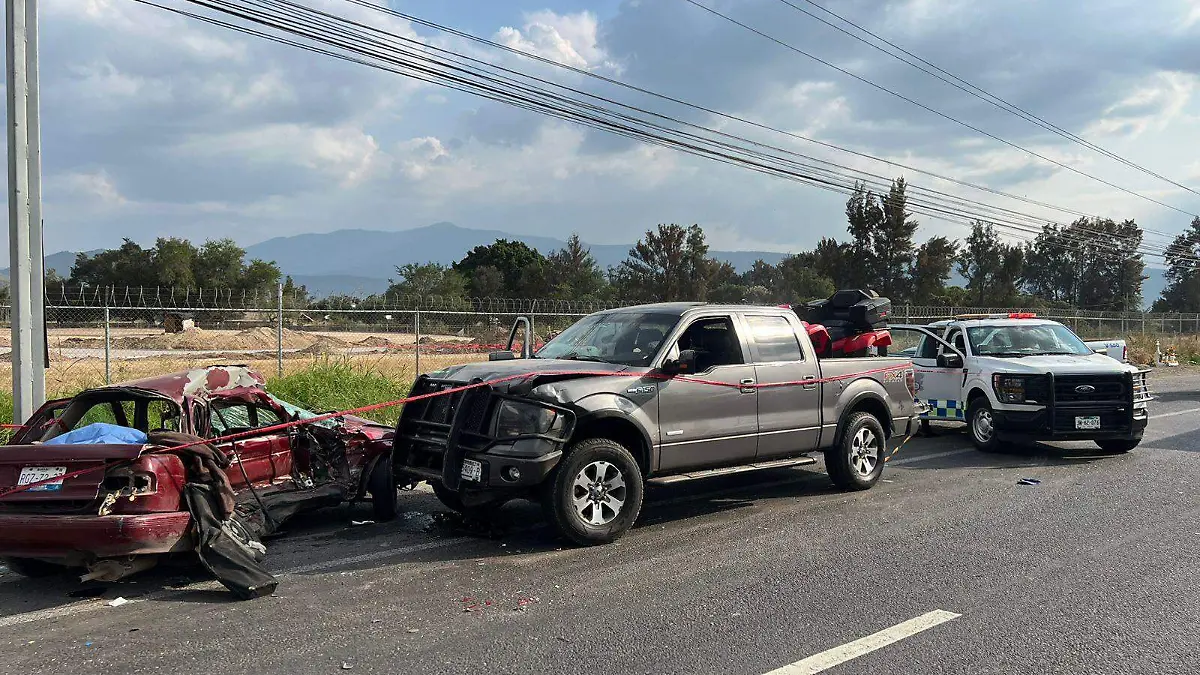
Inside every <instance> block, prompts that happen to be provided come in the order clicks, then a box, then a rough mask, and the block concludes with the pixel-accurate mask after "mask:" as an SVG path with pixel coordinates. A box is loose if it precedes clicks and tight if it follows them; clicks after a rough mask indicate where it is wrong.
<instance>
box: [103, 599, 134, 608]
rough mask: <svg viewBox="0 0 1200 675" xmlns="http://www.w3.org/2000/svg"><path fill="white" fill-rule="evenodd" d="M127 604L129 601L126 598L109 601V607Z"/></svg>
mask: <svg viewBox="0 0 1200 675" xmlns="http://www.w3.org/2000/svg"><path fill="white" fill-rule="evenodd" d="M127 604H129V601H128V600H126V599H125V598H116V599H114V600H110V601H109V602H108V606H109V607H120V606H121V605H127Z"/></svg>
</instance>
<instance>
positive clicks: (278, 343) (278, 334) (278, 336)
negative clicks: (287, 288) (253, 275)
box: [275, 284, 283, 377]
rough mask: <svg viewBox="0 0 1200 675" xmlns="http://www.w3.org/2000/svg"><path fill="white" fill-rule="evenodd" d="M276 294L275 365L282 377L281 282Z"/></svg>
mask: <svg viewBox="0 0 1200 675" xmlns="http://www.w3.org/2000/svg"><path fill="white" fill-rule="evenodd" d="M278 286H279V293H278V295H277V296H276V300H277V302H276V305H275V308H276V311H277V313H276V316H275V366H276V371H277V372H278V374H279V377H283V284H279V285H278Z"/></svg>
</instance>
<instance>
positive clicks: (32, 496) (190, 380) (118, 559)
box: [0, 366, 396, 580]
mask: <svg viewBox="0 0 1200 675" xmlns="http://www.w3.org/2000/svg"><path fill="white" fill-rule="evenodd" d="M263 382H264V380H263V378H262V377H261V376H260V375H258V374H257V373H255V372H253V371H251V370H250V369H248V368H246V367H244V366H213V367H209V368H201V369H197V370H192V371H186V372H181V373H174V374H170V375H164V376H161V377H154V378H149V379H145V380H139V381H136V382H128V383H124V384H116V385H111V386H105V387H100V388H96V389H89V390H87V391H83V392H81V393H79V394H77V395H76V396H74V397H72V398H69V399H61V400H57V401H50V402H49V403H47V404H46V405H44V406H43V407H42V408H41V409H40V410H39V411H38V412H37V413H35V414H34V416H33V417H32V418H31V419H30V420H29V422H28V423H27V424H25V425H24V426H23V427H22V428H21V430H20V431H19V432H18V433H17V434H16V435H15V436H14V437H13V439H12V440H11V442H10V443H9V444H7V445H4V446H0V494H2V493H6V492H10V491H12V490H14V489H15V488H16V486H21V485H30V484H35V485H34V486H33V487H32V488H30V489H25V490H22V491H18V492H12V493H11V494H7V495H5V496H2V497H0V558H2V559H3V561H4V562H5V563H6V564H7V565H8V567H9V568H10V569H11V570H13V571H14V572H17V573H20V574H24V575H27V576H39V575H43V574H48V573H53V572H56V571H60V570H61V569H62V568H63V567H85V568H87V569H88V570H89V571H90V572H89V574H90V577H89V576H88V575H85V578H94V579H103V580H113V579H114V578H119V577H121V576H124V575H126V574H129V573H131V572H134V571H138V570H141V569H145V568H146V567H149V566H151V565H153V564H154V563H155V562H157V560H158V559H159V557H160V556H161V555H162V554H170V553H178V552H184V551H190V550H192V549H193V547H194V546H195V538H196V535H197V532H196V528H195V527H194V525H193V523H192V519H191V516H190V514H189V511H188V505H187V504H186V503H185V500H184V497H183V495H184V492H185V490H184V486H185V483H186V482H187V481H188V476H189V474H188V471H187V469H186V467H185V464H184V461H185V460H184V459H181V457H180V456H179V455H177V454H171V453H170V452H164V451H163V448H162V447H158V446H156V445H155V444H154V443H152V442H150V441H149V439H151V438H163V437H168V438H169V437H173V435H174V436H177V435H179V434H184V435H188V436H193V437H198V438H199V439H219V438H221V437H225V436H230V435H234V434H244V435H242V436H240V437H239V438H237V439H236V440H233V441H231V442H230V441H226V442H216V441H214V442H213V443H212V444H211V446H210V447H212V448H215V449H216V450H217V451H218V453H220V454H221V455H223V459H224V463H225V464H228V467H227V468H224V469H223V471H224V476H222V477H221V481H222V482H224V479H225V477H227V478H228V484H226V486H225V487H226V491H227V492H230V493H231V494H232V496H233V499H234V501H235V503H236V505H237V507H238V508H239V509H240V508H241V507H242V506H247V507H248V508H246V510H245V512H246V514H250V515H248V516H247V518H246V521H247V523H250V527H251V529H254V528H255V527H256V528H257V531H256V534H266V533H268V532H270V531H273V530H274V529H275V528H277V527H278V526H279V525H280V524H281V523H282V522H283V521H285V520H286V519H287V518H289V517H291V516H292V515H295V514H296V513H299V512H302V511H307V510H311V509H315V508H320V507H324V506H332V505H336V504H340V503H342V502H345V501H350V500H359V499H363V498H364V497H367V496H368V495H369V496H370V497H371V501H372V503H373V505H374V510H375V517H376V519H377V520H388V519H391V518H393V517H395V514H396V484H395V480H394V478H393V477H392V468H391V458H390V457H391V448H392V436H393V429H392V428H391V427H388V426H384V425H381V424H376V423H374V422H371V421H369V420H365V419H361V418H357V417H352V416H342V417H333V418H330V419H327V420H321V421H317V422H314V423H311V424H303V425H295V426H291V427H288V428H283V429H272V427H275V426H278V425H280V424H281V423H285V422H288V421H292V420H297V419H312V418H316V417H318V416H317V415H316V414H314V413H312V412H309V411H306V410H303V409H300V408H298V407H296V406H294V405H291V404H289V403H286V402H284V401H281V400H279V399H277V398H275V397H274V396H272V395H271V394H269V393H267V391H266V389H265V388H264V387H263ZM257 429H262V433H261V434H260V433H255V430H257ZM156 434H157V436H156ZM91 467H95V468H97V470H95V471H91V472H89V473H83V474H81V475H73V474H75V473H76V472H78V471H80V470H82V469H87V468H91ZM100 467H104V469H103V470H100ZM58 476H63V477H64V478H63V479H61V480H54V479H55V478H56V477H58ZM230 487H232V490H229V488H230ZM256 518H257V522H252V521H254V520H255V519H256Z"/></svg>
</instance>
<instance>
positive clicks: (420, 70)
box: [137, 0, 1156, 255]
mask: <svg viewBox="0 0 1200 675" xmlns="http://www.w3.org/2000/svg"><path fill="white" fill-rule="evenodd" d="M137 1H139V2H142V3H143V4H149V5H153V6H156V7H160V8H162V9H168V10H169V11H175V12H177V13H181V14H184V15H186V16H190V17H192V18H200V19H201V20H204V21H208V22H209V23H214V24H217V25H219V26H222V27H227V28H233V29H234V30H238V31H240V32H244V33H248V34H252V35H255V36H258V37H264V38H266V39H270V40H273V41H276V42H282V43H284V44H288V45H291V46H298V47H300V48H303V49H306V50H308V51H313V52H315V53H320V54H323V55H329V56H335V57H336V58H341V59H344V60H347V61H351V62H355V63H361V64H363V65H368V66H371V67H375V68H380V69H383V70H388V71H390V72H396V73H398V74H402V75H406V76H409V77H415V78H416V79H421V80H423V81H428V82H433V83H435V84H440V85H442V86H450V88H453V89H457V90H460V91H465V92H467V93H474V94H477V95H482V96H484V97H486V98H490V99H492V100H497V101H500V102H504V103H508V104H511V105H516V106H517V107H522V108H525V109H529V110H533V111H535V112H540V113H542V114H547V115H550V116H553V117H558V118H560V119H565V120H567V121H571V122H574V123H579V124H584V125H585V126H591V127H592V128H598V129H601V130H605V131H609V132H612V133H617V134H619V135H624V136H627V137H630V138H634V139H635V140H640V141H643V142H648V143H652V144H656V145H664V146H666V147H670V148H673V149H676V150H681V151H684V152H688V153H689V154H695V155H698V156H701V157H705V158H708V159H714V160H716V161H722V162H724V163H730V164H735V165H738V166H742V167H743V168H749V169H752V170H755V171H759V172H762V173H768V174H771V175H776V176H779V177H784V178H789V179H792V180H798V181H800V182H805V183H808V184H813V185H816V186H817V187H821V188H822V189H830V190H833V191H836V192H842V193H845V192H850V191H852V190H853V187H854V186H853V184H852V183H851V182H850V180H851V178H852V177H850V176H846V175H844V174H838V173H836V172H831V171H829V170H824V169H822V170H821V172H822V173H823V175H813V174H812V173H800V172H798V171H797V170H795V169H794V168H788V167H789V165H791V166H793V167H794V166H795V165H797V164H798V163H797V162H795V161H794V160H789V159H787V158H779V157H775V156H772V155H770V154H769V153H765V152H762V151H759V150H753V151H751V150H747V149H745V148H741V147H736V146H733V145H732V144H729V143H724V142H716V141H713V140H712V139H706V138H702V137H699V136H696V135H695V134H685V133H683V132H679V131H678V130H674V129H669V128H666V127H663V126H661V125H655V124H653V123H648V122H646V121H644V120H640V119H635V118H632V117H630V116H628V115H623V114H619V113H613V111H610V110H606V109H603V108H601V107H598V106H594V105H591V104H582V103H581V102H579V101H577V100H573V99H569V98H565V97H562V96H558V95H555V94H550V93H548V92H545V91H544V90H536V89H534V88H530V87H527V86H525V85H521V84H520V83H516V82H515V81H514V80H512V78H504V80H505V81H504V82H501V81H500V80H499V79H498V78H496V77H485V78H484V81H483V82H477V81H472V80H470V79H467V78H464V77H462V76H460V75H451V74H449V73H446V72H443V71H437V70H436V69H433V70H431V69H429V68H428V67H427V66H428V64H429V63H433V64H434V65H438V66H443V67H449V68H452V69H453V70H455V71H458V72H459V73H464V74H465V73H469V72H474V73H475V74H476V75H479V69H478V68H475V69H474V70H473V71H472V70H470V69H464V68H463V67H462V65H461V64H458V65H453V64H447V63H445V62H444V61H435V60H432V59H429V58H428V56H429V55H428V54H420V55H419V56H420V57H421V58H423V59H424V61H425V62H426V65H421V64H420V63H414V62H413V61H403V60H398V59H396V58H395V55H394V54H387V53H385V54H384V55H382V56H381V55H379V54H378V53H375V52H373V51H369V50H366V49H365V48H364V47H363V46H362V44H361V43H363V42H366V43H368V44H370V42H371V40H372V38H370V37H367V36H365V35H363V34H361V33H356V32H355V31H353V30H348V29H346V28H343V27H340V26H337V25H336V21H340V22H342V23H349V24H353V25H357V26H362V25H361V24H355V23H354V22H350V21H348V20H346V19H342V18H340V17H335V16H333V15H331V14H328V13H325V12H321V11H320V10H315V9H312V8H308V7H304V6H302V5H297V4H296V3H292V2H288V1H287V0H273V2H272V0H258V1H257V2H253V4H254V5H256V6H260V7H261V6H263V5H264V4H267V5H276V6H279V5H283V6H284V7H285V8H286V9H287V10H290V12H289V11H285V9H279V8H276V9H273V10H272V11H273V12H275V14H274V15H268V14H263V13H262V12H255V11H252V10H247V9H244V8H242V7H238V6H237V5H235V4H234V3H230V2H222V1H221V0H190V2H192V4H196V5H199V6H203V7H206V8H208V9H214V10H216V11H221V12H223V13H226V14H230V15H232V16H236V17H239V18H242V19H244V20H248V21H252V22H255V23H258V24H261V25H265V26H268V27H271V28H274V29H276V30H283V31H285V32H289V33H292V34H295V35H299V36H302V37H304V38H306V39H311V40H316V41H320V42H323V43H325V44H331V45H333V46H336V47H339V48H341V49H346V50H349V51H354V52H355V53H359V54H364V55H367V56H370V57H373V58H378V59H381V60H385V61H387V62H389V63H390V64H391V66H390V67H389V66H381V65H380V64H376V63H373V62H370V61H364V60H361V59H357V58H354V57H347V56H345V55H343V54H339V53H336V52H330V51H329V50H325V49H321V48H314V47H312V46H311V45H306V44H303V43H296V42H295V41H292V40H287V39H283V38H279V37H278V36H273V35H270V34H266V33H261V32H260V31H253V30H251V29H246V28H244V27H241V26H236V25H235V24H229V23H227V22H220V21H217V20H215V19H210V18H208V17H203V16H201V15H194V14H191V13H187V12H182V11H181V10H175V9H173V8H167V7H163V6H161V5H158V4H156V3H152V2H146V1H145V0H137ZM301 11H303V12H307V13H309V14H316V15H318V16H319V17H322V18H321V20H320V21H319V22H318V23H315V24H314V23H312V22H310V23H309V24H305V23H304V22H302V21H299V22H298V19H297V18H296V17H297V16H299V14H300V13H301ZM335 20H336V21H335ZM288 22H290V23H288ZM313 25H318V26H320V25H324V26H325V27H326V28H327V29H328V28H334V29H337V32H338V33H339V34H340V35H341V36H342V37H343V38H345V37H347V36H349V37H351V38H353V39H354V40H355V41H356V42H353V41H352V42H351V43H350V44H347V43H346V42H345V41H344V39H338V38H336V37H334V38H331V37H330V36H329V35H323V34H321V33H320V32H316V33H314V32H313V31H312V26H313ZM306 27H307V28H308V32H305V31H304V29H305V28H306ZM364 28H368V29H370V30H371V31H372V32H374V33H379V34H382V35H386V36H389V37H391V38H393V39H399V40H409V39H408V38H402V37H400V36H395V35H393V34H391V33H388V32H386V31H382V30H381V29H378V28H374V27H369V26H364ZM410 41H411V40H410ZM418 44H420V43H418ZM422 46H424V47H426V48H428V46H427V45H422ZM391 49H393V50H394V49H395V47H391ZM443 51H444V50H443ZM401 53H403V54H407V55H409V56H413V55H414V52H413V51H412V50H409V51H407V52H401ZM459 56H460V57H461V58H464V59H466V58H469V57H463V56H462V55H459ZM493 67H494V68H498V67H496V66H493ZM509 72H516V71H509ZM518 74H520V73H518ZM520 75H522V76H524V77H528V78H531V79H535V80H536V79H538V78H534V77H533V76H528V75H524V74H520ZM447 81H449V82H450V84H447ZM496 83H500V84H509V85H510V86H513V90H505V89H503V88H501V87H498V86H493V85H495V84H496ZM556 86H559V87H562V85H556ZM563 88H565V87H563ZM514 90H515V91H519V92H521V93H520V94H514ZM531 95H534V96H531ZM535 96H541V97H543V98H547V99H548V100H549V101H550V103H548V102H547V100H540V99H538V98H536V97H535ZM551 103H553V104H555V105H558V107H554V105H551ZM562 104H570V105H573V106H577V107H578V108H579V109H571V108H564V107H562ZM618 105H623V104H618ZM624 107H627V108H628V106H624ZM598 113H603V114H604V116H602V115H599V114H598ZM606 116H607V117H606ZM609 118H615V120H616V121H614V119H609ZM630 123H637V124H642V125H644V126H649V127H650V128H652V129H657V130H658V131H660V132H661V133H660V134H659V135H654V134H652V133H648V132H646V131H644V130H640V129H638V128H636V127H634V126H630ZM693 126H694V125H693ZM701 128H702V127H701ZM702 129H703V128H702ZM708 131H710V132H712V130H708ZM662 133H671V134H675V135H682V136H683V137H684V140H680V139H679V138H671V137H668V136H664V135H662ZM713 133H720V132H713ZM722 135H724V136H727V137H729V135H728V134H722ZM730 138H737V137H730ZM740 140H742V141H745V139H740ZM751 143H753V142H751ZM705 144H707V145H705ZM758 145H760V146H761V145H762V144H758ZM767 147H769V146H767ZM737 152H741V153H742V155H736V154H732V153H737ZM773 161H782V162H783V163H784V166H782V167H781V166H780V165H779V164H777V163H772V162H773ZM804 168H807V167H804ZM854 180H857V179H854ZM949 197H953V196H949ZM953 199H956V200H959V201H960V202H965V200H962V199H961V198H957V197H953ZM910 203H911V204H913V210H914V211H915V212H918V213H925V214H927V215H932V216H933V217H935V218H940V219H945V220H950V221H951V222H962V221H963V220H970V219H972V218H974V219H985V220H989V221H990V222H993V223H995V224H996V225H997V226H999V227H1007V228H1012V229H1014V230H1016V231H1019V232H1022V233H1024V234H1026V235H1029V234H1034V235H1036V234H1038V231H1037V230H1034V229H1031V228H1030V227H1029V226H1028V225H1025V224H1022V223H1019V222H1012V221H1010V222H1004V221H1002V220H1000V219H996V218H988V217H986V216H980V215H979V214H978V213H971V212H967V211H964V210H962V205H961V204H953V203H952V204H947V203H945V201H944V200H937V199H934V200H933V201H922V200H921V199H917V198H910ZM982 206H984V207H986V208H995V207H990V206H988V205H982ZM1014 213H1015V212H1014ZM1147 253H1149V254H1150V255H1156V254H1155V253H1153V252H1147Z"/></svg>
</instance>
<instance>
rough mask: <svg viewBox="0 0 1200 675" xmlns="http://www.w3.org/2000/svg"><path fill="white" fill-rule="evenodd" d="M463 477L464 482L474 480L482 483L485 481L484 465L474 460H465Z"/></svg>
mask: <svg viewBox="0 0 1200 675" xmlns="http://www.w3.org/2000/svg"><path fill="white" fill-rule="evenodd" d="M461 475H462V479H463V480H473V481H475V482H476V483H478V482H481V481H482V480H483V464H481V463H479V462H477V461H475V460H473V459H464V460H463V463H462V474H461Z"/></svg>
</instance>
